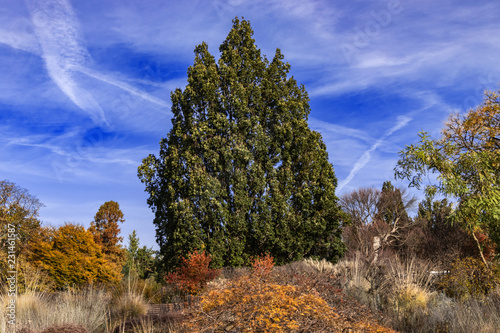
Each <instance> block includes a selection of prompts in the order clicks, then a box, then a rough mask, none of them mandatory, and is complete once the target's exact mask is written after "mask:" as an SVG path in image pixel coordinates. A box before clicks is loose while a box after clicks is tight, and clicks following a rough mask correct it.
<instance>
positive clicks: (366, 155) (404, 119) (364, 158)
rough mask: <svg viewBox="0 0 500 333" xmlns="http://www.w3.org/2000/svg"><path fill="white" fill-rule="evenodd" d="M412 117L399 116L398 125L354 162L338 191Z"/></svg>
mask: <svg viewBox="0 0 500 333" xmlns="http://www.w3.org/2000/svg"><path fill="white" fill-rule="evenodd" d="M411 120H412V118H410V117H406V116H399V117H398V118H397V122H396V125H394V126H393V127H392V128H391V129H389V130H388V131H387V132H386V133H385V134H384V135H383V136H382V137H381V138H380V139H378V140H377V141H376V142H375V143H374V144H373V145H372V146H371V147H370V149H368V150H367V151H365V152H364V153H363V155H361V157H360V158H359V159H358V160H357V161H356V163H354V166H353V168H352V169H351V172H349V175H348V176H347V178H346V179H344V180H343V181H342V182H340V184H339V186H338V187H337V191H339V192H340V191H341V190H342V189H343V188H344V186H346V185H347V184H349V182H350V181H351V180H352V179H353V178H354V176H355V175H356V174H357V173H358V172H359V170H361V169H362V168H363V167H364V166H365V165H366V164H367V163H368V162H369V161H370V159H371V153H372V152H373V151H374V150H375V149H377V148H378V147H379V146H380V145H381V144H382V143H383V142H384V141H385V139H387V137H388V136H390V135H391V134H392V133H394V132H396V131H397V130H399V129H401V128H403V127H404V126H406V125H407V124H408V123H409V122H410V121H411Z"/></svg>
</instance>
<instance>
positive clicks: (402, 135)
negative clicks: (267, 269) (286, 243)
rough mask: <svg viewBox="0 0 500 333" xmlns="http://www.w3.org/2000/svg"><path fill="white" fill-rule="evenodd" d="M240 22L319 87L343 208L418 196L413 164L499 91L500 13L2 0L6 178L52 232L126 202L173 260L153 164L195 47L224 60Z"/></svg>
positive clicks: (472, 6) (358, 4) (301, 0)
mask: <svg viewBox="0 0 500 333" xmlns="http://www.w3.org/2000/svg"><path fill="white" fill-rule="evenodd" d="M236 16H239V17H242V16H243V17H244V18H245V19H248V20H250V22H251V24H252V27H253V29H254V31H255V34H254V38H255V40H256V44H257V46H258V47H259V48H260V49H261V51H262V53H263V54H265V55H266V56H267V57H268V58H269V59H271V58H272V57H273V55H274V52H275V50H276V48H280V49H281V51H282V53H283V54H284V55H285V60H286V61H288V62H289V63H290V65H291V74H292V75H294V77H295V78H296V80H297V81H298V82H299V83H303V84H304V85H305V87H306V89H307V91H308V92H309V95H310V98H311V102H310V105H311V114H310V117H309V125H310V127H311V128H312V129H314V130H317V131H319V132H320V133H321V134H322V136H323V140H324V142H325V143H326V146H327V150H328V153H329V158H330V162H331V163H332V164H333V166H334V169H335V172H336V175H337V177H338V180H339V186H338V194H339V195H341V194H343V193H347V192H349V191H351V190H353V189H356V188H358V187H362V186H375V187H377V188H380V187H381V185H382V183H383V182H384V181H385V180H392V181H393V183H395V184H397V185H398V186H405V184H404V183H399V182H395V181H394V180H393V178H394V172H393V168H394V166H395V164H396V161H397V159H398V151H399V150H400V149H402V148H404V146H405V145H407V144H410V143H412V142H415V141H416V140H417V133H418V132H419V131H420V130H426V131H428V132H430V133H431V134H433V135H439V131H440V129H441V127H442V124H443V121H444V120H445V119H446V118H447V117H448V115H449V114H450V113H451V112H465V111H466V110H467V109H469V108H470V107H473V106H475V105H477V104H478V103H480V101H481V99H482V92H483V91H484V90H485V89H490V90H498V87H499V83H500V67H499V66H498V59H499V55H500V20H499V19H498V18H499V17H500V2H497V1H474V2H472V1H450V0H444V1H439V2H436V1H422V0H419V1H402V0H383V1H349V2H347V1H340V0H331V1H311V0H268V1H259V0H204V1H201V0H200V1H156V0H148V1H138V0H120V1H96V0H86V1H75V0H74V1H69V0H27V1H24V2H23V1H19V0H0V73H1V74H0V147H1V148H0V179H1V180H4V179H7V180H10V181H12V182H15V183H16V184H18V185H19V186H21V187H23V188H26V189H28V190H29V191H30V193H32V194H34V195H36V196H37V197H38V198H39V199H40V201H41V202H43V203H44V204H45V207H44V208H42V209H41V211H40V218H41V220H42V221H43V222H44V223H45V224H52V225H60V224H63V223H64V222H75V223H81V224H83V225H85V226H88V225H89V223H90V221H92V220H93V216H94V215H95V213H96V212H97V210H98V208H99V206H100V205H101V204H103V203H104V202H105V201H109V200H114V201H117V202H118V203H119V204H120V206H121V209H122V211H123V212H124V214H125V219H126V221H125V223H124V224H123V225H122V234H123V236H124V237H125V239H126V237H127V235H128V234H129V233H130V232H131V231H132V230H134V229H136V230H137V231H138V236H139V238H140V239H141V244H144V245H148V246H152V247H154V248H157V245H156V243H155V229H154V225H153V223H152V219H153V214H152V213H151V211H150V209H149V207H148V206H147V204H146V199H147V194H146V193H144V186H143V185H142V184H141V183H140V181H139V179H138V178H137V167H138V166H139V165H140V163H141V161H142V159H143V158H144V157H146V156H147V155H148V154H150V153H155V154H156V153H157V152H158V149H159V145H158V143H159V140H160V138H162V137H165V136H166V135H167V133H168V131H169V130H170V128H171V122H170V118H171V113H170V97H169V96H170V91H172V90H173V89H175V88H177V87H180V88H183V87H184V86H185V85H186V71H187V68H188V66H190V65H191V64H192V63H193V59H194V53H193V50H194V48H195V46H196V45H198V44H200V43H201V42H203V41H205V42H207V43H208V45H209V50H210V52H211V53H212V54H214V55H215V56H216V57H218V54H219V53H218V48H219V45H220V44H221V43H222V41H223V40H224V39H225V38H226V36H227V34H228V32H229V30H230V28H231V25H232V23H231V20H232V19H233V18H234V17H236Z"/></svg>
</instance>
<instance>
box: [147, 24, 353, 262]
mask: <svg viewBox="0 0 500 333" xmlns="http://www.w3.org/2000/svg"><path fill="white" fill-rule="evenodd" d="M252 35H253V31H252V29H251V27H250V23H249V22H248V21H245V20H242V21H240V20H238V19H235V20H234V21H233V28H232V30H231V31H230V33H229V35H228V37H227V39H226V40H225V41H224V43H223V44H222V45H221V46H220V51H221V57H220V59H219V61H218V62H216V61H215V59H214V57H213V56H212V55H211V54H210V53H209V52H208V47H207V45H206V44H205V43H203V44H201V45H199V46H197V47H196V49H195V61H194V65H193V66H191V67H189V69H188V85H187V86H186V88H185V89H184V91H182V90H181V89H176V90H175V91H174V92H173V93H172V94H171V98H172V113H173V118H172V124H173V128H172V129H171V131H170V132H169V133H168V136H167V138H165V139H162V140H161V142H160V155H159V156H158V157H156V156H154V155H149V156H148V157H147V158H145V159H144V160H143V164H142V165H141V166H140V167H139V172H138V174H139V178H140V179H141V181H142V182H143V183H144V184H145V185H146V192H148V193H149V195H150V197H149V199H148V203H149V205H150V206H151V208H152V209H153V211H154V213H155V220H154V223H155V225H156V232H157V241H158V244H159V246H160V253H161V254H162V256H163V258H164V260H163V263H164V264H165V265H166V267H165V268H166V269H167V270H170V269H172V268H173V267H175V266H176V265H177V264H178V263H179V256H181V255H186V254H187V253H188V252H189V251H192V250H194V249H196V248H197V249H202V248H203V249H206V250H207V252H209V253H210V254H211V255H212V260H213V263H214V264H215V266H219V267H220V266H223V265H224V266H226V265H229V266H239V265H242V264H245V263H246V262H247V261H248V259H249V257H250V256H255V255H259V254H261V253H266V252H269V253H270V254H271V255H272V256H274V257H275V259H276V260H277V262H278V263H284V262H288V261H292V260H297V259H300V258H302V257H304V256H318V257H325V258H328V259H331V260H335V259H336V258H338V257H339V256H340V255H341V254H342V251H343V244H342V241H341V239H340V230H339V221H340V218H339V215H340V214H341V210H340V209H339V206H338V204H337V197H336V196H335V187H336V185H337V179H336V177H335V174H334V171H333V167H332V165H331V164H330V163H329V162H328V154H327V152H326V147H325V144H324V143H323V142H322V139H321V135H320V134H319V133H317V132H314V131H312V130H310V129H309V127H308V124H307V119H308V115H309V104H308V101H309V98H308V95H307V92H306V91H305V89H304V87H303V86H300V87H299V86H298V85H297V82H296V81H295V80H294V79H293V77H291V78H287V74H288V72H289V68H290V66H289V65H288V64H287V63H284V62H283V55H282V54H281V53H280V51H279V50H277V51H276V55H275V56H274V59H273V60H272V61H271V62H270V63H269V61H268V60H267V59H266V58H265V57H263V56H262V55H261V53H260V50H259V49H258V48H257V47H256V45H255V44H254V42H255V41H254V39H252Z"/></svg>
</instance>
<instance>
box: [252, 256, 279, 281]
mask: <svg viewBox="0 0 500 333" xmlns="http://www.w3.org/2000/svg"><path fill="white" fill-rule="evenodd" d="M252 260H253V262H252V273H253V274H254V275H256V276H259V277H264V276H267V275H269V273H271V271H272V270H273V267H274V258H273V257H271V256H270V255H269V253H266V255H265V256H264V255H260V256H258V257H255V258H252Z"/></svg>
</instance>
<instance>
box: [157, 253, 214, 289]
mask: <svg viewBox="0 0 500 333" xmlns="http://www.w3.org/2000/svg"><path fill="white" fill-rule="evenodd" d="M181 261H182V263H181V266H180V267H178V268H177V269H176V270H175V272H173V273H169V274H167V275H166V276H165V280H166V282H167V283H172V284H174V285H175V286H176V287H177V288H178V289H179V290H180V291H181V292H182V293H186V294H191V295H198V294H200V293H201V291H202V290H203V288H205V286H206V285H207V282H208V281H210V280H213V279H215V278H216V277H217V276H218V275H219V273H220V270H218V269H211V268H210V267H209V265H210V261H211V257H210V255H209V254H206V253H205V251H203V252H201V253H200V252H199V251H198V250H195V251H194V252H192V253H189V255H188V258H184V257H181Z"/></svg>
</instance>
